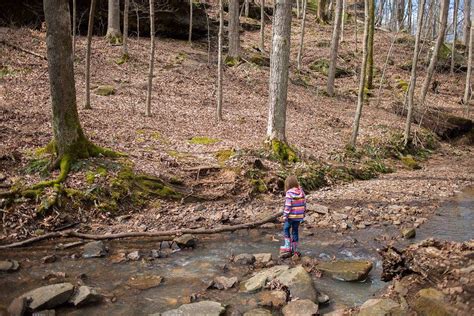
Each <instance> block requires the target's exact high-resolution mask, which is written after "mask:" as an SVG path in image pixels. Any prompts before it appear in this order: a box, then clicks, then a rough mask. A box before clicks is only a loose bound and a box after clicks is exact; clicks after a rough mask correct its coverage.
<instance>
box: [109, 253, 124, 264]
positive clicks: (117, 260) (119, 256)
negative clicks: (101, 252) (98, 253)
mask: <svg viewBox="0 0 474 316" xmlns="http://www.w3.org/2000/svg"><path fill="white" fill-rule="evenodd" d="M110 261H111V262H112V263H122V262H125V261H127V256H126V255H125V253H124V252H119V253H117V254H115V255H112V256H110Z"/></svg>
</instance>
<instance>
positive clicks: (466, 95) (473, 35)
mask: <svg viewBox="0 0 474 316" xmlns="http://www.w3.org/2000/svg"><path fill="white" fill-rule="evenodd" d="M470 36H471V39H470V41H469V54H468V62H467V74H466V87H465V88H464V98H463V103H464V104H465V105H466V108H469V100H470V99H471V93H472V58H473V56H472V46H474V23H472V22H471V32H470Z"/></svg>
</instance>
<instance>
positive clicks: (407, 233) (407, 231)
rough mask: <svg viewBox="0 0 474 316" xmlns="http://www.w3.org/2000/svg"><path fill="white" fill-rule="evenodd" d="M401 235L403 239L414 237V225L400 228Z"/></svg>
mask: <svg viewBox="0 0 474 316" xmlns="http://www.w3.org/2000/svg"><path fill="white" fill-rule="evenodd" d="M402 236H403V238H405V239H411V238H415V236H416V229H415V228H414V227H409V228H404V229H402Z"/></svg>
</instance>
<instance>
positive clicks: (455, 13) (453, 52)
mask: <svg viewBox="0 0 474 316" xmlns="http://www.w3.org/2000/svg"><path fill="white" fill-rule="evenodd" d="M458 5H459V0H454V8H453V44H452V45H451V65H450V67H449V72H450V73H451V75H454V55H456V39H457V37H458Z"/></svg>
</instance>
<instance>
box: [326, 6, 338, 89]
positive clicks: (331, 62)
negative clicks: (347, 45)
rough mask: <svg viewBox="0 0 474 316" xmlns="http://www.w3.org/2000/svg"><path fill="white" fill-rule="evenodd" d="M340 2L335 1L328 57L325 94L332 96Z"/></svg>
mask: <svg viewBox="0 0 474 316" xmlns="http://www.w3.org/2000/svg"><path fill="white" fill-rule="evenodd" d="M341 20H342V0H336V14H335V15H334V29H333V31H332V39H331V53H330V56H329V71H328V83H327V93H328V94H329V95H330V96H334V79H335V78H336V66H337V65H336V64H337V51H338V47H339V36H340V33H341Z"/></svg>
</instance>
